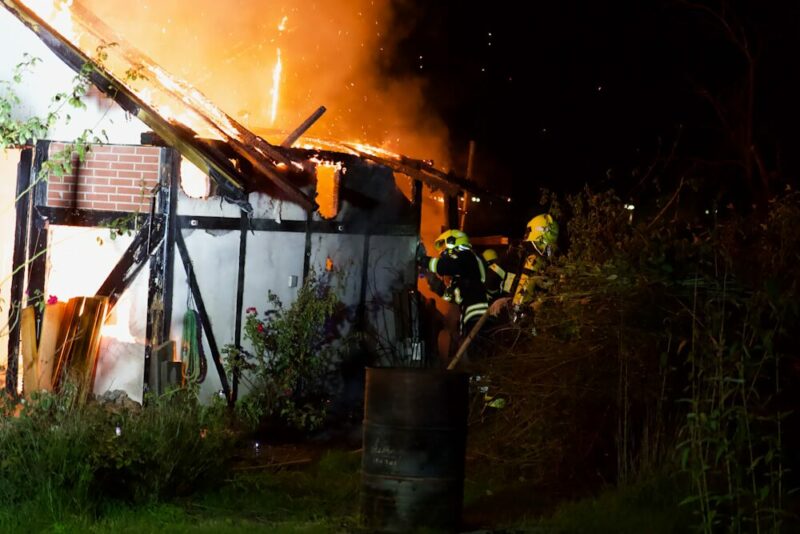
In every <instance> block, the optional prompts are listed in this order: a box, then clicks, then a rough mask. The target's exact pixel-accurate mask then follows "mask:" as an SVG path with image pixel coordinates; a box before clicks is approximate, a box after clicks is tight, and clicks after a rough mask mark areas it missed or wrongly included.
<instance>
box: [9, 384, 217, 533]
mask: <svg viewBox="0 0 800 534" xmlns="http://www.w3.org/2000/svg"><path fill="white" fill-rule="evenodd" d="M232 441H233V440H232V436H231V434H230V433H229V432H228V431H227V430H226V429H225V420H224V407H219V406H212V407H203V406H200V405H199V404H198V403H197V402H196V400H195V398H194V397H193V396H192V395H190V394H188V393H186V392H184V391H175V392H173V393H171V394H170V395H167V396H165V397H162V398H160V399H157V400H154V401H153V402H152V403H150V404H149V405H148V406H146V407H145V408H143V409H142V410H141V411H138V410H137V411H133V410H122V411H112V410H109V409H108V408H107V407H105V406H102V405H100V404H98V403H94V402H90V403H86V404H83V405H78V404H76V401H75V394H74V388H72V387H67V388H65V391H64V392H62V393H60V394H58V395H52V394H47V393H43V394H35V395H34V396H33V398H32V399H31V400H30V401H29V402H27V403H25V405H24V407H23V409H22V411H21V413H20V415H19V417H11V416H4V417H2V419H0V450H2V451H3V455H2V459H0V502H3V503H4V504H5V505H12V506H16V505H23V504H26V503H27V505H31V503H35V505H36V506H38V507H39V508H40V509H41V510H42V511H43V512H44V513H45V514H46V515H47V516H49V517H51V518H53V519H58V518H62V517H64V516H65V515H66V514H91V513H94V512H96V511H97V510H99V509H100V508H102V506H104V505H105V503H107V502H108V501H109V500H114V499H119V500H124V501H131V502H141V501H152V500H155V499H157V498H162V497H167V496H174V495H177V494H181V493H188V492H190V491H193V490H195V489H197V488H198V487H200V486H201V485H202V484H203V483H205V482H210V481H218V480H220V479H221V476H222V472H221V470H222V468H223V467H225V465H226V463H227V460H228V459H229V458H230V457H231V449H232Z"/></svg>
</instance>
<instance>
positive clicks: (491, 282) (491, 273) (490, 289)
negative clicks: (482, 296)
mask: <svg viewBox="0 0 800 534" xmlns="http://www.w3.org/2000/svg"><path fill="white" fill-rule="evenodd" d="M509 277H510V278H511V279H512V280H513V277H514V273H507V272H506V270H505V269H503V267H502V266H501V265H500V264H499V263H498V262H497V260H492V261H487V262H486V296H487V297H488V298H489V302H492V301H494V300H496V299H498V298H500V297H501V296H502V295H503V293H507V292H508V291H507V290H506V289H505V287H506V279H507V278H509Z"/></svg>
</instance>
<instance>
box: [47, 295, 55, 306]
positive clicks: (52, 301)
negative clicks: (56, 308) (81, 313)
mask: <svg viewBox="0 0 800 534" xmlns="http://www.w3.org/2000/svg"><path fill="white" fill-rule="evenodd" d="M47 303H48V304H58V297H57V296H55V295H50V296H49V297H48V298H47Z"/></svg>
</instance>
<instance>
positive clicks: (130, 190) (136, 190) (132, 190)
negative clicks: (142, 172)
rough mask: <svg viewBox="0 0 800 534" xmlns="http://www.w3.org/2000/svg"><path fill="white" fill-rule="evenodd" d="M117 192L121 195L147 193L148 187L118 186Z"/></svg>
mask: <svg viewBox="0 0 800 534" xmlns="http://www.w3.org/2000/svg"><path fill="white" fill-rule="evenodd" d="M117 193H119V194H120V195H146V194H147V189H143V188H141V187H122V186H120V187H117Z"/></svg>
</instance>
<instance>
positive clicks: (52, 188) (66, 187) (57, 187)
mask: <svg viewBox="0 0 800 534" xmlns="http://www.w3.org/2000/svg"><path fill="white" fill-rule="evenodd" d="M56 191H72V185H71V184H48V186H47V193H48V196H49V193H50V192H54V193H55V192H56Z"/></svg>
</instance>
